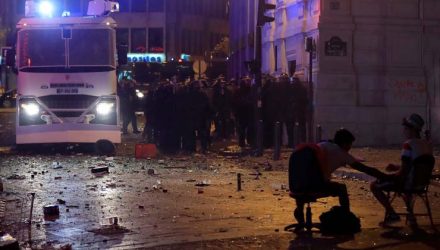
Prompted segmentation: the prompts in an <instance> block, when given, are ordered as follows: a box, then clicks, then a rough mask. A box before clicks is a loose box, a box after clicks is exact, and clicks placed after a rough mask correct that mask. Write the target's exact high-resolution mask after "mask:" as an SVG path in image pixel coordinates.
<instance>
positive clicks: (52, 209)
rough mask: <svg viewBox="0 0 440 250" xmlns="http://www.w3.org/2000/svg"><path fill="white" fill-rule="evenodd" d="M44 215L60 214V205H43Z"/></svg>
mask: <svg viewBox="0 0 440 250" xmlns="http://www.w3.org/2000/svg"><path fill="white" fill-rule="evenodd" d="M43 212H44V216H58V215H60V209H59V207H58V205H48V206H45V207H43Z"/></svg>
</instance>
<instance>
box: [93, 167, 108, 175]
mask: <svg viewBox="0 0 440 250" xmlns="http://www.w3.org/2000/svg"><path fill="white" fill-rule="evenodd" d="M108 172H109V171H108V167H95V168H92V173H93V174H100V173H108Z"/></svg>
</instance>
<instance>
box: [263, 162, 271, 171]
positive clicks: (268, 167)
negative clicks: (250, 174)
mask: <svg viewBox="0 0 440 250" xmlns="http://www.w3.org/2000/svg"><path fill="white" fill-rule="evenodd" d="M272 170H273V167H272V165H271V164H270V163H269V162H266V166H264V171H272Z"/></svg>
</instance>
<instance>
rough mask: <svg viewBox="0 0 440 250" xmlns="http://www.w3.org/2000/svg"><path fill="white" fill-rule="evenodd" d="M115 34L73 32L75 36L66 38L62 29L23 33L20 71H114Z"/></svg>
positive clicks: (106, 32) (20, 44)
mask: <svg viewBox="0 0 440 250" xmlns="http://www.w3.org/2000/svg"><path fill="white" fill-rule="evenodd" d="M112 34H113V32H112V30H110V29H72V30H71V35H70V36H69V37H65V38H63V30H62V29H33V30H21V31H19V33H18V42H19V45H18V47H19V51H18V52H19V68H20V69H24V68H26V69H27V70H31V71H33V70H32V69H35V70H37V69H41V70H43V69H44V68H46V69H47V70H48V69H49V68H53V67H56V68H65V69H68V68H72V69H75V68H76V69H80V70H81V69H82V70H87V68H89V67H93V68H95V69H96V67H101V66H103V67H105V68H108V67H110V68H113V67H114V66H115V54H114V53H113V51H114V50H113V48H114V41H113V35H112ZM67 47H68V48H69V49H68V50H66V48H67ZM66 55H67V58H68V60H66Z"/></svg>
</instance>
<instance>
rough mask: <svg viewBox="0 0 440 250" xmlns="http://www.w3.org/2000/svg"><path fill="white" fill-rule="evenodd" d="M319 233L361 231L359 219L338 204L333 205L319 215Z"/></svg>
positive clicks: (333, 233) (330, 233) (335, 233)
mask: <svg viewBox="0 0 440 250" xmlns="http://www.w3.org/2000/svg"><path fill="white" fill-rule="evenodd" d="M319 220H320V221H321V228H320V229H321V233H323V234H327V235H337V234H355V233H358V232H360V231H361V221H360V220H359V218H358V217H356V215H354V214H353V213H352V212H350V211H347V210H345V209H343V208H342V207H340V206H334V207H332V208H331V209H330V211H327V212H324V213H322V214H321V215H320V216H319Z"/></svg>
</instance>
